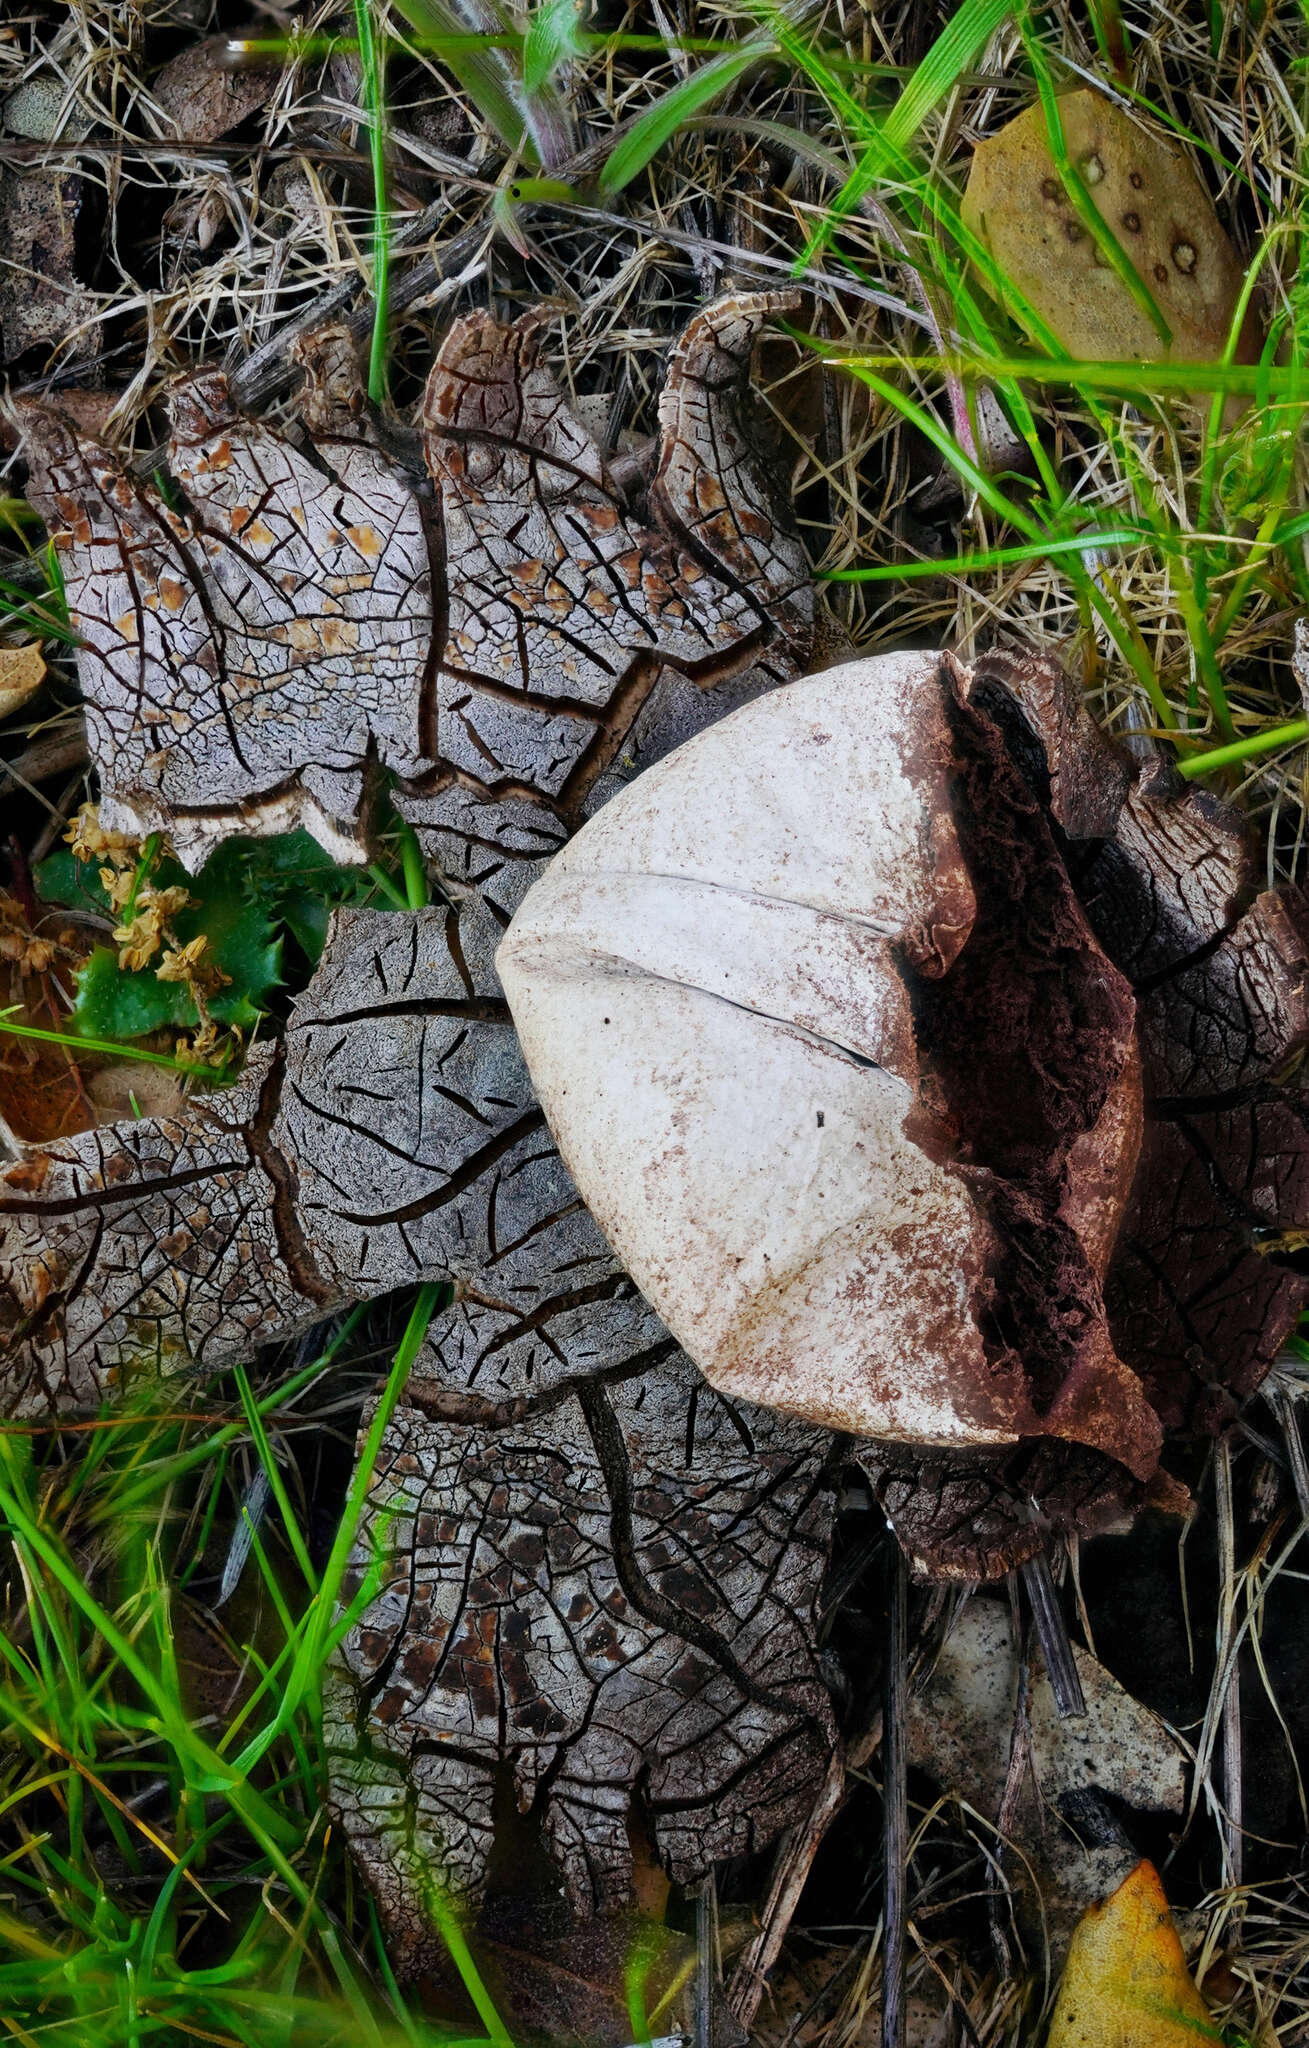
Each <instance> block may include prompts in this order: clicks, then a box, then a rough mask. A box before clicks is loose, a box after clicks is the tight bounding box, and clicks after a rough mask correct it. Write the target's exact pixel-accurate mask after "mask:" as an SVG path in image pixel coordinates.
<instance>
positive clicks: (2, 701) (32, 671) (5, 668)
mask: <svg viewBox="0 0 1309 2048" xmlns="http://www.w3.org/2000/svg"><path fill="white" fill-rule="evenodd" d="M44 681H45V660H44V657H43V656H42V653H41V647H40V643H39V641H36V640H28V641H26V642H25V643H24V645H23V646H21V647H0V718H12V717H13V715H14V713H15V711H21V710H22V708H23V706H24V704H26V702H27V700H28V698H29V697H34V696H35V695H36V693H37V691H38V690H39V689H40V687H41V685H42V683H43V682H44Z"/></svg>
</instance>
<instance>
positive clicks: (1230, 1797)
mask: <svg viewBox="0 0 1309 2048" xmlns="http://www.w3.org/2000/svg"><path fill="white" fill-rule="evenodd" d="M1214 1495H1215V1506H1216V1508H1217V1513H1218V1574H1219V1587H1218V1646H1217V1647H1218V1665H1217V1670H1218V1674H1219V1675H1218V1677H1217V1678H1216V1679H1215V1683H1218V1684H1223V1685H1224V1692H1223V1709H1222V1716H1223V1718H1222V1740H1223V1813H1224V1820H1223V1837H1224V1844H1225V1849H1226V1860H1227V1882H1228V1883H1229V1884H1231V1885H1239V1884H1240V1883H1241V1881H1242V1869H1243V1865H1244V1861H1245V1856H1244V1829H1243V1826H1242V1821H1243V1818H1244V1808H1245V1797H1244V1786H1243V1779H1242V1770H1241V1660H1240V1655H1239V1652H1238V1650H1237V1649H1236V1647H1235V1637H1236V1518H1235V1514H1234V1512H1233V1504H1232V1447H1231V1445H1230V1444H1229V1443H1228V1442H1227V1441H1226V1439H1224V1441H1223V1442H1221V1443H1220V1444H1219V1446H1218V1449H1217V1452H1216V1454H1215V1457H1214ZM1224 1673H1225V1674H1226V1676H1225V1679H1224V1677H1223V1674H1224Z"/></svg>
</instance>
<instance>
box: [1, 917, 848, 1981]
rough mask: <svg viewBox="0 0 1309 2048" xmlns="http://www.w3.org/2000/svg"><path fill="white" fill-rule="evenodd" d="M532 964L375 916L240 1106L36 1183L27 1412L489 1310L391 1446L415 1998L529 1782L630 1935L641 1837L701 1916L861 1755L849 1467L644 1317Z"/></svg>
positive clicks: (243, 1093)
mask: <svg viewBox="0 0 1309 2048" xmlns="http://www.w3.org/2000/svg"><path fill="white" fill-rule="evenodd" d="M499 932H500V926H499V924H498V923H497V922H496V920H495V919H494V918H493V917H491V916H490V914H489V913H488V912H487V911H486V910H485V909H483V908H482V907H481V906H480V905H479V904H477V903H476V902H475V901H470V902H469V903H466V904H465V905H464V906H463V907H462V909H461V910H460V911H455V910H452V909H446V908H433V909H431V910H428V911H426V912H422V913H417V914H415V915H413V916H410V917H405V916H397V915H395V914H394V913H390V912H375V911H364V910H354V911H339V912H338V913H337V914H336V916H335V918H334V920H333V924H332V928H331V931H330V933H329V937H328V942H327V946H326V948H325V952H324V960H323V965H322V966H321V967H320V969H319V971H318V973H317V974H316V975H315V977H314V979H313V980H312V981H311V983H310V984H309V987H308V988H307V989H306V990H305V992H304V994H303V995H302V996H301V997H300V998H299V999H298V1001H297V1003H296V1004H295V1006H294V1008H293V1011H292V1014H291V1018H290V1020H289V1023H288V1027H287V1032H286V1036H285V1039H284V1041H283V1044H282V1045H281V1046H279V1047H278V1048H277V1049H276V1051H275V1052H274V1051H272V1050H271V1049H261V1050H257V1051H256V1053H255V1054H253V1055H252V1058H251V1062H250V1065H249V1067H248V1069H247V1077H246V1079H245V1080H243V1081H242V1082H241V1083H240V1084H238V1086H237V1087H236V1088H235V1089H232V1090H230V1091H226V1092H220V1093H215V1094H212V1095H210V1096H208V1097H206V1098H204V1099H203V1100H197V1101H193V1102H191V1103H188V1104H187V1106H186V1110H185V1112H184V1114H182V1115H180V1116H179V1117H177V1118H174V1119H168V1120H155V1119H143V1120H141V1121H138V1122H133V1123H126V1124H120V1125H114V1126H111V1127H109V1128H107V1129H101V1130H95V1131H90V1132H83V1133H81V1134H79V1135H78V1136H76V1137H74V1138H70V1139H67V1140H64V1141H62V1142H61V1143H58V1144H52V1145H47V1146H43V1147H36V1146H33V1147H30V1148H26V1151H25V1156H24V1158H23V1159H22V1160H21V1161H20V1162H19V1163H18V1164H16V1165H15V1166H13V1167H11V1168H9V1169H8V1170H7V1172H6V1171H0V1219H3V1224H4V1235H3V1239H2V1240H0V1346H3V1348H4V1352H5V1353H6V1356H5V1358H4V1371H5V1376H6V1394H7V1406H8V1407H9V1409H10V1412H16V1413H20V1414H29V1415H37V1414H44V1413H48V1412H49V1411H50V1410H52V1409H55V1410H58V1409H61V1408H65V1407H67V1406H68V1405H70V1404H73V1403H77V1404H83V1405H85V1404H90V1403H93V1402H95V1401H96V1400H97V1399H99V1398H100V1397H101V1396H103V1395H104V1394H105V1393H106V1392H108V1391H109V1390H110V1388H111V1386H112V1383H113V1382H114V1380H115V1379H116V1378H117V1377H118V1376H120V1375H121V1374H122V1373H123V1372H124V1371H125V1370H128V1369H131V1368H132V1367H134V1366H135V1367H136V1368H137V1369H140V1368H141V1367H142V1366H152V1367H153V1366H164V1367H166V1366H168V1365H170V1364H176V1365H180V1364H182V1363H184V1362H185V1361H186V1359H187V1358H188V1357H189V1358H191V1359H194V1360H195V1361H196V1362H198V1363H200V1364H203V1365H207V1366H213V1365H215V1364H218V1363H221V1362H222V1361H224V1360H227V1359H231V1358H234V1357H241V1356H243V1355H245V1354H246V1353H247V1352H248V1349H249V1346H250V1345H251V1343H252V1342H254V1341H257V1340H258V1339H264V1340H266V1339H267V1338H268V1337H270V1336H271V1335H273V1334H274V1333H277V1332H283V1333H286V1332H291V1331H294V1330H295V1329H296V1328H297V1327H300V1326H302V1325H306V1324H308V1323H310V1322H312V1321H315V1320H317V1319H318V1318H319V1317H321V1315H322V1314H323V1313H324V1312H325V1310H327V1309H329V1308H331V1307H332V1306H336V1305H340V1304H342V1303H344V1302H345V1301H348V1300H350V1299H358V1298H361V1297H365V1298H366V1297H368V1296H371V1295H374V1294H376V1293H379V1292H382V1291H384V1290H386V1289H388V1288H392V1287H395V1286H397V1285H399V1284H401V1283H403V1282H406V1281H411V1280H418V1279H425V1278H433V1277H448V1278H453V1279H455V1280H457V1281H458V1282H459V1283H460V1286H461V1290H462V1292H463V1298H462V1299H461V1300H460V1301H459V1302H458V1303H457V1304H456V1305H455V1306H454V1307H452V1308H450V1309H448V1310H446V1311H444V1312H443V1314H442V1315H440V1316H439V1317H438V1318H437V1320H436V1322H435V1323H434V1325H433V1327H432V1330H431V1333H430V1335H429V1339H428V1342H427V1345H426V1347H425V1349H424V1351H423V1353H422V1355H421V1356H420V1359H419V1362H418V1366H417V1368H416V1371H415V1377H414V1379H413V1381H412V1383H411V1386H410V1389H409V1393H408V1397H407V1399H406V1401H405V1403H404V1404H403V1405H402V1406H401V1407H400V1409H399V1410H398V1411H397V1413H396V1415H395V1417H394V1418H393V1419H392V1421H391V1423H390V1425H389V1427H388V1429H387V1432H386V1434H385V1437H384V1439H383V1443H382V1451H381V1459H380V1463H379V1466H378V1471H377V1477H376V1479H375V1481H374V1484H373V1487H372V1491H371V1493H370V1496H369V1509H368V1515H367V1517H366V1520H365V1524H364V1528H363V1530H362V1531H361V1536H360V1543H361V1557H360V1560H359V1568H360V1569H361V1570H362V1569H363V1559H364V1557H366V1556H367V1555H368V1554H371V1549H372V1547H373V1545H374V1543H375V1540H376V1539H378V1538H379V1537H380V1538H381V1539H382V1540H383V1541H384V1543H385V1546H386V1552H387V1574H388V1576H387V1584H386V1587H385V1589H384V1590H383V1591H382V1592H381V1593H380V1594H379V1596H378V1598H377V1600H376V1601H375V1602H374V1603H373V1604H372V1606H371V1607H370V1608H369V1610H368V1611H367V1612H366V1613H365V1615H364V1616H363V1617H362V1619H361V1621H360V1623H359V1625H358V1627H357V1628H356V1629H355V1630H354V1631H353V1632H352V1634H351V1636H350V1638H349V1639H348V1642H347V1646H346V1669H345V1671H344V1672H343V1673H342V1675H341V1676H340V1678H339V1680H338V1682H337V1685H336V1690H335V1694H334V1708H333V1711H334V1714H335V1717H336V1718H335V1724H334V1734H333V1742H334V1745H335V1755H336V1763H335V1778H334V1790H333V1796H334V1799H335V1800H336V1802H337V1804H338V1806H339V1809H340V1811H341V1814H342V1817H343V1822H344V1825H345V1827H346V1829H347V1832H348V1834H349V1837H350V1840H351V1842H352V1844H353V1845H354V1848H355V1851H356V1854H357V1856H358V1858H359V1860H360V1862H361V1864H362V1866H363V1868H364V1869H365V1870H366V1871H367V1872H368V1874H369V1876H370V1878H371V1880H372V1882H373V1883H374V1884H375V1886H376V1889H377V1893H378V1897H379V1900H380V1901H381V1903H382V1906H383V1910H384V1912H385V1914H386V1917H387V1920H388V1924H389V1925H390V1927H391V1929H392V1932H393V1936H394V1939H395V1943H396V1955H397V1959H398V1960H400V1961H402V1962H403V1963H404V1964H405V1966H406V1967H408V1968H412V1969H413V1970H415V1971H417V1970H420V1969H421V1968H422V1967H423V1965H424V1962H425V1961H430V1960H431V1957H432V1955H433V1954H434V1953H436V1948H435V1947H434V1937H432V1936H431V1935H430V1932H429V1931H427V1921H426V1916H425V1913H424V1909H423V1897H424V1890H423V1886H424V1881H425V1880H424V1872H430V1870H431V1868H433V1867H436V1868H438V1869H439V1870H440V1871H441V1872H442V1873H444V1874H445V1875H446V1876H447V1877H448V1880H449V1882H451V1883H452V1884H456V1885H462V1886H466V1887H468V1888H472V1889H475V1888H476V1887H477V1886H478V1885H479V1884H480V1881H481V1878H482V1876H483V1873H484V1870H485V1864H486V1858H487V1855H488V1852H489V1847H490V1841H491V1803H492V1796H493V1791H494V1786H495V1780H496V1772H497V1769H498V1768H499V1767H500V1766H501V1765H504V1764H508V1765H510V1766H512V1770H513V1775H514V1782H515V1785H516V1787H517V1791H518V1795H519V1797H520V1800H521V1801H522V1802H523V1803H524V1805H527V1804H529V1803H532V1802H533V1801H535V1805H536V1810H537V1811H538V1813H539V1815H540V1818H541V1823H542V1825H543V1828H544V1832H545V1839H546V1842H547V1845H548V1847H549V1849H550V1852H551V1853H552V1854H553V1856H554V1857H555V1859H556V1861H557V1864H558V1867H559V1870H560V1872H561V1874H562V1876H563V1878H564V1880H565V1883H566V1887H567V1891H568V1895H569V1897H570V1899H571V1900H572V1902H573V1903H574V1905H575V1906H576V1907H577V1908H578V1909H579V1910H583V1911H590V1910H592V1909H593V1908H595V1907H602V1908H608V1907H610V1906H617V1905H619V1904H621V1903H623V1902H624V1901H625V1900H626V1899H627V1897H628V1892H629V1883H630V1850H629V1847H628V1836H627V1827H628V1817H629V1809H630V1808H632V1807H633V1806H635V1807H636V1808H637V1809H638V1810H639V1813H640V1815H641V1817H642V1819H643V1820H644V1822H645V1823H647V1824H648V1825H649V1826H650V1827H651V1828H652V1829H653V1831H654V1837H655V1840H656V1843H657V1845H658V1847H659V1848H660V1850H661V1852H662V1854H663V1855H664V1857H665V1859H666V1860H667V1862H668V1864H669V1867H670V1869H671V1870H673V1872H674V1873H675V1874H677V1875H679V1876H681V1877H683V1878H685V1879H687V1880H688V1881H689V1880H690V1879H692V1878H695V1877H698V1876H700V1875H703V1873H704V1871H705V1870H706V1869H707V1868H708V1867H709V1866H710V1865H711V1864H712V1862H713V1861H714V1860H715V1859H716V1858H717V1857H719V1856H722V1855H727V1854H735V1853H737V1852H739V1851H741V1850H743V1849H746V1848H749V1847H753V1846H757V1845H759V1844H761V1843H763V1842H766V1841H767V1840H768V1839H770V1838H771V1837H772V1835H773V1834H775V1833H776V1832H777V1830H778V1829H779V1828H781V1827H783V1826H785V1825H787V1824H789V1823H790V1822H791V1821H792V1820H794V1819H795V1818H796V1817H797V1816H798V1815H799V1814H800V1813H801V1812H802V1811H803V1810H804V1808H805V1806H806V1803H807V1801H808V1800H809V1799H810V1798H811V1797H812V1795H813V1793H814V1791H815V1790H816V1788H817V1785H818V1783H819V1782H820V1781H821V1777H822V1773H823V1771H824V1770H825V1768H826V1765H827V1761H828V1758H829V1756H830V1751H831V1745H832V1741H833V1739H834V1737H833V1731H832V1726H831V1720H830V1713H829V1710H828V1707H827V1701H826V1693H825V1691H824V1689H823V1687H822V1685H821V1683H820V1681H819V1678H818V1673H817V1650H816V1644H815V1640H814V1634H813V1621H814V1603H815V1600H816V1597H817V1590H818V1584H819V1580H820V1578H821V1575H822V1571H823V1567H824V1563H825V1560H826V1556H827V1547H828V1541H829V1536H830V1526H831V1516H832V1511H833V1483H832V1476H831V1474H830V1473H829V1471H828V1460H829V1456H830V1447H831V1439H830V1438H829V1437H828V1436H827V1434H826V1433H825V1432H823V1431H819V1430H814V1429H811V1428H809V1427H807V1426H806V1425H805V1424H803V1423H798V1422H795V1421H794V1420H788V1419H786V1418H783V1417H780V1416H777V1415H773V1414H770V1413H769V1412H768V1411H766V1410H759V1411H756V1410H753V1409H750V1408H748V1407H746V1406H745V1405H743V1404H738V1403H729V1402H726V1401H724V1400H723V1399H722V1398H721V1397H720V1396H718V1395H716V1394H714V1393H713V1392H712V1391H711V1390H710V1389H709V1388H707V1387H705V1386H704V1384H703V1382H702V1381H701V1379H700V1376H699V1374H698V1373H697V1372H696V1371H695V1369H694V1368H693V1367H692V1366H691V1365H690V1364H689V1362H688V1361H687V1360H686V1359H685V1357H684V1356H683V1355H682V1354H681V1353H680V1352H679V1351H678V1350H677V1347H676V1346H675V1344H674V1343H673V1341H672V1339H671V1338H670V1337H669V1335H668V1333H667V1331H666V1330H665V1329H664V1328H663V1326H662V1325H661V1324H660V1323H659V1321H658V1319H657V1318H656V1317H655V1316H654V1314H653V1312H652V1311H651V1310H649V1309H648V1308H647V1307H646V1305H645V1304H644V1303H643V1302H642V1301H641V1300H640V1297H639V1296H637V1295H636V1294H635V1293H634V1291H633V1290H632V1288H631V1285H630V1282H628V1281H627V1280H626V1278H625V1276H624V1275H623V1273H622V1269H621V1267H620V1266H619V1265H618V1262H617V1260H616V1259H615V1257H614V1255H613V1253H612V1251H611V1250H610V1248H609V1246H608V1245H607V1243H606V1242H605V1240H604V1238H603V1236H602V1235H601V1233H600V1231H599V1228H598V1226H597V1225H596V1224H595V1222H594V1221H593V1219H592V1218H591V1216H590V1215H589V1213H588V1212H587V1210H586V1209H585V1208H584V1207H583V1205H582V1204H581V1202H580V1201H579V1199H578V1197H577V1193H576V1190H575V1188H574V1187H573V1186H572V1183H571V1182H570V1180H569V1178H568V1176H567V1173H566V1172H565V1170H564V1168H563V1165H562V1162H561V1161H560V1159H559V1156H558V1153H557V1152H556V1150H555V1148H554V1146H553V1145H552V1143H551V1142H550V1139H549V1136H548V1133H547V1132H546V1130H545V1125H544V1119H543V1118H542V1116H541V1112H540V1110H539V1108H538V1107H537V1105H536V1103H535V1100H534V1098H533V1096H532V1093H531V1086H530V1082H529V1081H528V1077H527V1072H526V1068H525V1067H524V1065H523V1062H522V1058H521V1054H520V1053H519V1051H518V1048H517V1042H516V1039H515V1037H514V1033H513V1029H512V1026H511V1024H510V1022H509V1019H508V1013H507V1009H506V1007H505V1004H504V1002H503V998H502V997H501V995H500V992H499V989H498V985H497V984H496V983H495V981H494V971H493V968H492V965H491V961H492V955H493V951H494V946H495V942H496V939H497V938H498V936H499ZM364 1421H365V1426H366V1424H367V1421H368V1417H367V1416H366V1417H365V1418H364ZM405 1503H408V1505H407V1506H406V1505H405ZM397 1508H399V1509H400V1511H401V1513H402V1515H403V1516H404V1517H407V1518H406V1519H402V1520H400V1521H398V1522H397V1521H396V1520H395V1519H394V1518H393V1517H394V1513H395V1511H396V1510H397ZM502 1698H503V1700H504V1702H505V1703H506V1704H505V1707H504V1710H503V1715H502V1707H501V1701H502Z"/></svg>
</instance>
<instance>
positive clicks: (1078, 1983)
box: [1046, 1862, 1223, 2048]
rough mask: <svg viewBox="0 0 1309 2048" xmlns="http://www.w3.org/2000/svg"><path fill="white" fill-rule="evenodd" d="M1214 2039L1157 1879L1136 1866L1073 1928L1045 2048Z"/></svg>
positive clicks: (1176, 2044) (1134, 2047) (1154, 2045)
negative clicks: (1065, 1966)
mask: <svg viewBox="0 0 1309 2048" xmlns="http://www.w3.org/2000/svg"><path fill="white" fill-rule="evenodd" d="M1222 2038H1223V2036H1222V2033H1221V2030H1220V2029H1219V2028H1218V2027H1217V2026H1215V2024H1214V2021H1213V2016H1212V2014H1211V2013H1210V2011H1209V2008H1208V2006H1207V2005H1206V2004H1205V2002H1204V2000H1203V1998H1201V1996H1200V1994H1199V1992H1198V1991H1197V1990H1196V1988H1195V1985H1194V1984H1193V1983H1192V1981H1191V1974H1190V1972H1189V1970H1188V1969H1187V1967H1186V1958H1185V1956H1184V1955H1183V1954H1182V1944H1181V1942H1180V1941H1179V1940H1178V1938H1177V1929H1176V1928H1175V1927H1174V1926H1173V1920H1172V1915H1171V1913H1170V1912H1169V1910H1168V1901H1167V1899H1166V1898H1165V1897H1164V1888H1163V1886H1162V1884H1160V1882H1159V1873H1158V1871H1157V1870H1156V1869H1155V1867H1154V1865H1153V1864H1152V1863H1144V1862H1142V1863H1138V1864H1137V1866H1136V1868H1135V1870H1133V1871H1130V1872H1129V1873H1128V1875H1127V1876H1126V1877H1125V1878H1124V1879H1123V1881H1122V1883H1121V1884H1120V1885H1119V1887H1118V1889H1117V1891H1116V1892H1113V1893H1111V1894H1110V1896H1109V1897H1108V1898H1107V1899H1106V1900H1105V1901H1104V1903H1103V1905H1099V1906H1092V1907H1091V1909H1090V1911H1089V1912H1087V1913H1084V1914H1083V1915H1082V1918H1081V1919H1080V1920H1079V1922H1078V1924H1077V1931H1076V1933H1075V1934H1074V1936H1073V1941H1072V1946H1071V1948H1070V1949H1069V1951H1068V1965H1067V1968H1066V1969H1065V1971H1064V1981H1063V1983H1062V1984H1061V1985H1060V1987H1059V1998H1058V2001H1057V2003H1056V2005H1055V2009H1054V2019H1053V2021H1052V2022H1051V2026H1050V2035H1049V2040H1048V2041H1047V2043H1046V2048H1202V2044H1203V2043H1204V2042H1207V2041H1221V2040H1222Z"/></svg>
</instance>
